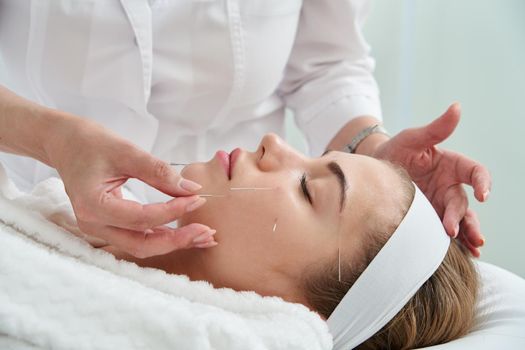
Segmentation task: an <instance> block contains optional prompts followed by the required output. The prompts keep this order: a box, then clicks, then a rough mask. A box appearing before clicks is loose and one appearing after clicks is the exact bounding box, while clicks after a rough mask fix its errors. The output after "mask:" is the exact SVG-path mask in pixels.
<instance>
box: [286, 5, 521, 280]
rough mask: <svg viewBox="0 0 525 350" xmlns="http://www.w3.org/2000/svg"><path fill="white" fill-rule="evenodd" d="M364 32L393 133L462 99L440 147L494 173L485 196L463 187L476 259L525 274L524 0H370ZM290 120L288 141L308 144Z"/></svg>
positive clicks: (416, 123) (387, 122)
mask: <svg viewBox="0 0 525 350" xmlns="http://www.w3.org/2000/svg"><path fill="white" fill-rule="evenodd" d="M365 37H366V39H367V41H368V42H369V44H370V45H371V47H372V55H373V56H374V57H375V58H376V74H375V76H376V78H377V80H378V83H379V87H380V89H381V100H382V106H383V119H384V123H385V125H386V127H387V129H389V131H390V132H391V133H396V132H398V131H399V130H401V129H403V128H406V127H412V126H419V125H423V124H426V123H427V122H429V121H431V120H432V119H434V118H435V117H437V116H439V115H441V113H442V112H444V111H445V110H446V108H447V107H448V105H449V104H451V103H452V102H454V101H459V102H460V103H461V106H462V112H463V113H462V119H461V122H460V124H459V126H458V128H457V129H456V132H455V133H454V134H453V136H452V137H451V138H450V139H449V140H447V141H446V142H445V143H443V147H446V148H449V149H451V150H455V151H459V152H461V153H464V154H467V155H468V156H470V157H472V158H474V159H476V160H478V161H480V162H481V163H483V164H485V165H486V166H487V167H488V168H489V170H490V172H491V174H492V177H493V187H492V192H491V195H490V197H489V201H488V202H487V203H486V204H479V203H477V201H476V200H475V198H474V197H473V195H472V191H471V190H470V189H469V190H468V194H469V200H470V203H471V206H472V207H473V208H474V209H475V210H476V212H477V213H478V216H479V218H480V221H481V227H482V232H483V234H484V235H485V237H486V246H485V247H484V248H483V250H482V255H481V260H483V261H488V262H491V263H494V264H496V265H499V266H502V267H504V268H506V269H508V270H510V271H513V272H515V273H517V274H518V275H520V276H522V277H525V227H524V226H525V204H524V201H525V190H524V186H525V147H524V145H523V144H522V143H521V141H520V140H524V139H525V112H524V106H523V105H522V103H524V102H525V1H523V0H461V1H457V0H388V1H377V0H376V1H374V2H373V3H372V10H371V13H370V15H369V17H368V21H367V24H366V27H365ZM287 122H288V125H287V126H288V136H287V138H288V141H289V142H290V143H292V144H293V145H294V146H295V147H297V148H298V149H301V150H305V147H304V140H303V139H302V137H301V135H300V133H299V132H298V131H297V129H296V128H295V125H294V124H293V121H292V118H291V117H289V118H288V120H287ZM521 219H524V221H521Z"/></svg>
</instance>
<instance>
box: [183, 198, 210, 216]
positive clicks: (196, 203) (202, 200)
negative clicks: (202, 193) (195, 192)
mask: <svg viewBox="0 0 525 350" xmlns="http://www.w3.org/2000/svg"><path fill="white" fill-rule="evenodd" d="M204 203H206V198H203V197H197V198H196V199H195V200H194V201H193V202H190V203H189V204H188V205H187V206H186V213H189V212H190V211H194V210H195V209H197V208H199V207H200V206H201V205H203V204H204Z"/></svg>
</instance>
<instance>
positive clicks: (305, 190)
mask: <svg viewBox="0 0 525 350" xmlns="http://www.w3.org/2000/svg"><path fill="white" fill-rule="evenodd" d="M300 184H301V190H302V191H303V195H304V198H305V199H306V200H307V201H308V202H309V203H310V204H313V202H312V196H310V192H309V191H308V186H307V181H306V173H303V175H302V176H301V180H300Z"/></svg>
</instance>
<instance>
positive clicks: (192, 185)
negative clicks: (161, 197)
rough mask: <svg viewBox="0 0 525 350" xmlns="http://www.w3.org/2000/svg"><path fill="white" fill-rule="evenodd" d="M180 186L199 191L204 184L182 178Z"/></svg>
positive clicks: (191, 190)
mask: <svg viewBox="0 0 525 350" xmlns="http://www.w3.org/2000/svg"><path fill="white" fill-rule="evenodd" d="M179 187H180V188H182V189H185V190H186V191H190V192H195V191H198V190H200V189H201V188H202V186H201V185H199V184H198V183H196V182H193V181H191V180H188V179H182V180H180V182H179Z"/></svg>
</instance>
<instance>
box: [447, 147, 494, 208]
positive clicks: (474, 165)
mask: <svg viewBox="0 0 525 350" xmlns="http://www.w3.org/2000/svg"><path fill="white" fill-rule="evenodd" d="M456 176H457V177H458V180H459V181H461V182H462V183H464V184H467V185H471V186H472V187H473V188H474V196H475V197H476V199H477V200H478V201H480V202H484V201H486V200H487V198H488V195H489V193H490V189H491V185H492V179H491V176H490V173H489V171H488V169H487V168H486V167H484V166H483V165H481V164H480V163H478V162H476V161H474V160H472V159H470V158H467V157H466V156H464V155H462V154H459V155H458V159H457V161H456Z"/></svg>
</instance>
